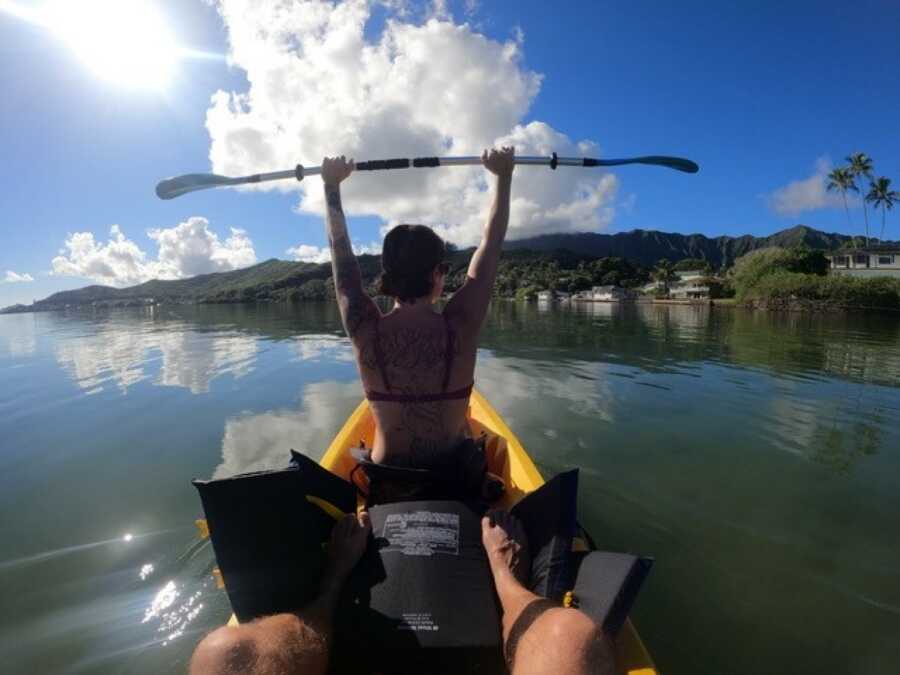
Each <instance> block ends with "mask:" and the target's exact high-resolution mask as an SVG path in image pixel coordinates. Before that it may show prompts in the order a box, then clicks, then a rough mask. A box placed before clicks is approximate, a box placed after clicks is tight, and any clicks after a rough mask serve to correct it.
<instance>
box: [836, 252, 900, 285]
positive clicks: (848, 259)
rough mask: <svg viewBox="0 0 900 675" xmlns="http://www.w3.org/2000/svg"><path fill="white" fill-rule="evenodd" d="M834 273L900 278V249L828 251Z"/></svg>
mask: <svg viewBox="0 0 900 675" xmlns="http://www.w3.org/2000/svg"><path fill="white" fill-rule="evenodd" d="M825 257H826V258H828V260H829V271H830V272H831V273H832V274H850V275H852V276H856V277H866V278H870V277H880V276H890V277H895V278H900V249H898V248H890V247H884V248H882V247H871V248H860V249H852V250H848V251H837V252H835V253H826V254H825Z"/></svg>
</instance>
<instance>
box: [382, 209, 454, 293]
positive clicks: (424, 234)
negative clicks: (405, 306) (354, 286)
mask: <svg viewBox="0 0 900 675" xmlns="http://www.w3.org/2000/svg"><path fill="white" fill-rule="evenodd" d="M444 252H445V248H444V240H443V239H441V238H440V237H439V236H437V234H435V232H434V230H432V229H431V228H430V227H426V226H425V225H397V226H396V227H395V228H393V229H392V230H391V231H390V232H388V233H387V236H386V237H385V238H384V245H383V247H382V249H381V269H382V272H381V279H380V280H379V283H378V292H379V293H381V294H382V295H390V296H392V297H395V298H397V299H398V300H400V301H401V302H411V301H413V300H415V299H416V298H423V297H425V296H427V295H428V294H430V293H431V289H432V288H433V287H434V282H433V281H432V273H433V272H434V268H435V267H437V266H438V265H440V264H441V261H442V260H443V259H444Z"/></svg>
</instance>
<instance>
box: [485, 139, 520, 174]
mask: <svg viewBox="0 0 900 675" xmlns="http://www.w3.org/2000/svg"><path fill="white" fill-rule="evenodd" d="M515 161H516V149H515V148H514V147H513V146H511V145H508V146H504V147H502V148H501V149H500V150H494V149H491V150H485V151H484V152H483V153H481V163H482V164H483V165H484V168H485V169H487V170H488V171H490V172H491V173H492V174H494V175H497V176H511V175H512V172H513V168H515V166H516V164H515Z"/></svg>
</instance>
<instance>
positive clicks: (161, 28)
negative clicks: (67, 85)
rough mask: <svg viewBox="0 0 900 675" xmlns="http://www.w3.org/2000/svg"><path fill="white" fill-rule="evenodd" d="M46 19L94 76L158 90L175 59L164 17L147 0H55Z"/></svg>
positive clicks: (46, 8) (45, 10)
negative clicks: (75, 0) (76, 0)
mask: <svg viewBox="0 0 900 675" xmlns="http://www.w3.org/2000/svg"><path fill="white" fill-rule="evenodd" d="M42 14H43V18H44V23H45V24H46V25H47V26H48V28H50V29H51V30H52V31H54V32H55V33H56V34H57V35H59V37H60V38H61V39H62V40H63V41H65V42H66V43H67V44H68V45H69V46H70V47H71V48H72V51H74V52H75V54H76V55H77V56H78V57H79V58H80V59H81V60H82V61H84V62H85V64H87V66H88V67H89V68H90V69H91V70H92V71H94V72H95V73H96V74H97V75H98V76H100V77H102V78H104V79H106V80H109V81H111V82H114V83H116V84H120V85H125V86H129V87H137V88H149V89H162V88H165V86H166V85H167V84H168V83H169V81H170V80H171V78H172V74H173V72H174V70H175V64H176V62H177V61H178V47H177V46H176V44H175V42H174V40H173V38H172V34H171V32H170V31H169V28H168V26H167V25H166V22H165V19H164V17H163V16H162V14H161V13H160V12H159V10H158V8H157V7H156V6H155V4H154V3H152V2H148V1H146V0H79V1H78V2H72V1H71V0H55V1H53V2H49V3H47V4H46V5H45V6H44V7H43V8H42Z"/></svg>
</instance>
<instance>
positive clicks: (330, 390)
mask: <svg viewBox="0 0 900 675" xmlns="http://www.w3.org/2000/svg"><path fill="white" fill-rule="evenodd" d="M361 398H362V386H361V385H360V384H359V383H358V382H356V381H352V382H315V383H312V384H309V385H307V386H306V388H305V389H304V390H303V394H302V400H301V403H300V405H299V406H298V407H297V408H295V409H285V410H272V411H269V412H265V413H261V414H256V415H252V414H241V415H238V416H236V417H232V418H229V419H228V420H226V422H225V434H224V436H223V438H222V462H221V464H219V465H218V466H217V467H216V469H215V471H214V472H213V475H212V477H213V478H225V477H227V476H234V475H235V474H239V473H247V472H249V471H262V470H264V469H277V468H281V467H284V466H285V465H286V464H287V461H288V459H289V452H288V451H289V450H291V449H294V450H297V451H298V452H303V453H304V454H307V455H309V456H311V457H313V458H315V459H318V458H319V457H321V456H322V454H323V453H324V452H325V448H326V447H327V446H328V444H329V443H330V442H331V440H332V439H333V438H334V434H335V432H336V430H337V429H340V427H341V424H343V422H344V421H345V420H346V419H347V416H348V415H349V414H350V412H352V411H353V409H354V408H355V407H356V406H357V405H358V404H359V401H360V399H361Z"/></svg>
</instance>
